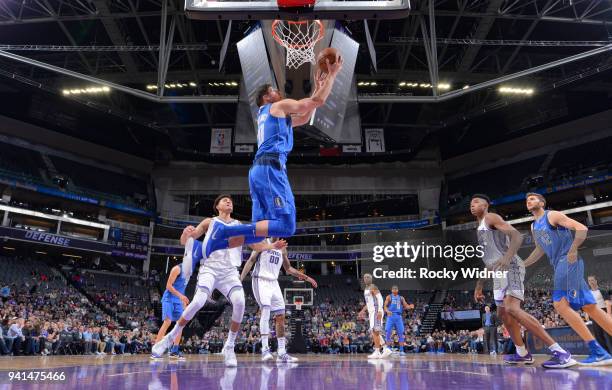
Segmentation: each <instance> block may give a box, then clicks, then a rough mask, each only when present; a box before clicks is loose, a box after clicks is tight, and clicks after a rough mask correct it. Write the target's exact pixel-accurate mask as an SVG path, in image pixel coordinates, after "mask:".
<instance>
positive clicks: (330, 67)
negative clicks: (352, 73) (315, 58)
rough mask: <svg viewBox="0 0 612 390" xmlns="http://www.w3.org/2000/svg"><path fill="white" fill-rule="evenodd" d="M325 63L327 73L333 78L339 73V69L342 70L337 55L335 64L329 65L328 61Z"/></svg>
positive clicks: (339, 56)
mask: <svg viewBox="0 0 612 390" xmlns="http://www.w3.org/2000/svg"><path fill="white" fill-rule="evenodd" d="M325 61H326V62H327V71H328V72H329V75H330V76H334V77H335V76H336V75H337V74H338V73H339V72H340V69H342V64H343V63H344V60H343V59H342V56H341V55H338V58H336V62H334V63H333V64H330V63H329V60H327V59H326V60H325Z"/></svg>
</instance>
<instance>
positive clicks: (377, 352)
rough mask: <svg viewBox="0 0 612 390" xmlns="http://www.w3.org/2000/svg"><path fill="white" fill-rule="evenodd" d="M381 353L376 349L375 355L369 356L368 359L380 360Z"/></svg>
mask: <svg viewBox="0 0 612 390" xmlns="http://www.w3.org/2000/svg"><path fill="white" fill-rule="evenodd" d="M380 356H381V353H380V350H378V349H375V350H374V353H372V354H371V355H369V356H368V359H380Z"/></svg>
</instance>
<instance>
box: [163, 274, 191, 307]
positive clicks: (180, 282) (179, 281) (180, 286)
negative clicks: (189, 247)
mask: <svg viewBox="0 0 612 390" xmlns="http://www.w3.org/2000/svg"><path fill="white" fill-rule="evenodd" d="M172 287H174V289H175V290H176V291H178V292H180V293H181V294H183V295H185V288H186V287H187V281H186V280H185V278H183V275H182V274H180V273H179V275H178V276H177V277H176V279H175V280H174V283H172ZM162 300H166V301H169V300H175V301H178V300H179V297H177V296H176V295H174V294H172V293H171V292H170V290H168V289H166V291H164V295H163V297H162Z"/></svg>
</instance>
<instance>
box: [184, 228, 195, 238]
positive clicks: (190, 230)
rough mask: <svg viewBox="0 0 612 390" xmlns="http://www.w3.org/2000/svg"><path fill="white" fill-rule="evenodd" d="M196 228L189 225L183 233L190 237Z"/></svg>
mask: <svg viewBox="0 0 612 390" xmlns="http://www.w3.org/2000/svg"><path fill="white" fill-rule="evenodd" d="M195 230H196V228H195V227H193V226H191V225H189V226H187V227H186V228H185V229H183V235H185V236H187V237H189V236H191V235H192V234H193V232H195Z"/></svg>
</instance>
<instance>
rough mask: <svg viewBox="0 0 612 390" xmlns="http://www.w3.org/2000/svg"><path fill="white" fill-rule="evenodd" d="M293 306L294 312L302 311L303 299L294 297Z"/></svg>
mask: <svg viewBox="0 0 612 390" xmlns="http://www.w3.org/2000/svg"><path fill="white" fill-rule="evenodd" d="M293 304H294V305H295V310H302V305H303V304H304V298H303V297H294V298H293Z"/></svg>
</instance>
